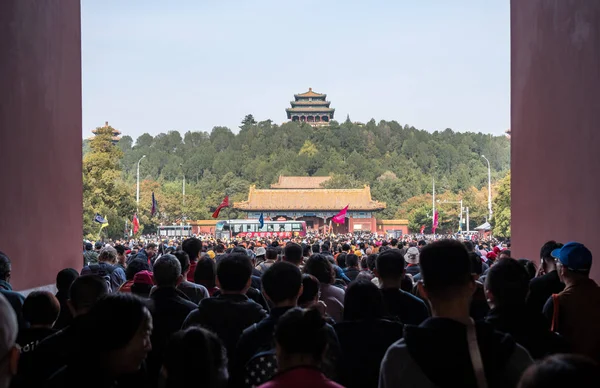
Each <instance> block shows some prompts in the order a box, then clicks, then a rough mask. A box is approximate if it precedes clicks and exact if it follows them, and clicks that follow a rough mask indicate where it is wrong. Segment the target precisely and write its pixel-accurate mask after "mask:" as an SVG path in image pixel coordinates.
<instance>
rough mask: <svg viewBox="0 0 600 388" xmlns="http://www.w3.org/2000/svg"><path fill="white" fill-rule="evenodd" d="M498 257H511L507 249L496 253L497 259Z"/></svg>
mask: <svg viewBox="0 0 600 388" xmlns="http://www.w3.org/2000/svg"><path fill="white" fill-rule="evenodd" d="M500 255H506V256H508V257H511V251H510V250H509V249H505V250H503V251H500V252H498V257H500Z"/></svg>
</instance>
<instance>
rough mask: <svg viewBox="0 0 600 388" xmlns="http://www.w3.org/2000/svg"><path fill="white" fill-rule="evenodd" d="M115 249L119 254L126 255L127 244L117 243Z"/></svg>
mask: <svg viewBox="0 0 600 388" xmlns="http://www.w3.org/2000/svg"><path fill="white" fill-rule="evenodd" d="M115 250H116V251H117V253H118V254H119V255H124V254H125V246H123V245H121V244H117V245H115Z"/></svg>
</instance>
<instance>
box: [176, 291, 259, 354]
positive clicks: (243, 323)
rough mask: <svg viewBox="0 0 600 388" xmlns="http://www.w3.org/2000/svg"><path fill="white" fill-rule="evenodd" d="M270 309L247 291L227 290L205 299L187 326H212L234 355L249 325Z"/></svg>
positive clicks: (209, 327) (226, 347) (187, 319)
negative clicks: (249, 297) (250, 296)
mask: <svg viewBox="0 0 600 388" xmlns="http://www.w3.org/2000/svg"><path fill="white" fill-rule="evenodd" d="M266 316H267V312H266V311H265V310H264V309H263V308H262V306H261V305H259V304H258V303H256V302H254V301H252V300H250V299H248V297H247V296H246V295H239V294H226V295H219V296H217V297H213V298H208V299H203V300H201V301H200V304H199V305H198V308H197V309H195V310H194V311H192V312H191V313H190V314H189V315H188V317H187V318H186V320H185V322H184V323H183V328H184V329H185V328H188V327H190V326H194V325H200V326H203V327H204V328H206V329H209V330H211V331H212V332H214V333H215V334H217V336H218V337H219V338H220V339H221V341H223V344H224V345H225V349H226V350H227V356H228V357H229V358H230V359H233V355H234V352H235V347H236V345H237V342H238V340H239V338H240V335H241V334H242V332H243V331H244V329H245V328H247V327H248V326H250V325H252V324H253V323H256V322H259V321H260V320H261V319H263V318H264V317H266Z"/></svg>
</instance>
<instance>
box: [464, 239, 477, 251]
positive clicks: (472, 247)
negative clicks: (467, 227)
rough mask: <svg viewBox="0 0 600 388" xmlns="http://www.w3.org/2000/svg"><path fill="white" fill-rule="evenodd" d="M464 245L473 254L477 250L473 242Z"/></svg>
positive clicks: (468, 241) (466, 242)
mask: <svg viewBox="0 0 600 388" xmlns="http://www.w3.org/2000/svg"><path fill="white" fill-rule="evenodd" d="M464 244H465V248H467V251H469V252H473V251H474V250H475V246H474V245H473V242H472V241H471V240H467V241H465V242H464Z"/></svg>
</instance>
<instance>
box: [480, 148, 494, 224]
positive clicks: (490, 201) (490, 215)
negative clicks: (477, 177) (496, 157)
mask: <svg viewBox="0 0 600 388" xmlns="http://www.w3.org/2000/svg"><path fill="white" fill-rule="evenodd" d="M481 157H482V158H484V159H485V161H486V162H487V165H488V211H489V218H488V222H492V169H491V167H490V161H489V160H488V158H486V157H485V156H484V155H481Z"/></svg>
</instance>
